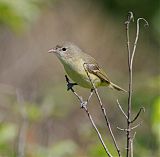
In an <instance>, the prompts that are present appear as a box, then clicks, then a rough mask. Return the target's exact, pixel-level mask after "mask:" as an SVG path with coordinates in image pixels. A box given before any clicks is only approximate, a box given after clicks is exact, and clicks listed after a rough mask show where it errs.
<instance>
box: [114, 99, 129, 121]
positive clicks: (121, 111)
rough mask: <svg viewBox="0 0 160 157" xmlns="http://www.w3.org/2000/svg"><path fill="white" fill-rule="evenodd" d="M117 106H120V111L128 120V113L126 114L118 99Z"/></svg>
mask: <svg viewBox="0 0 160 157" xmlns="http://www.w3.org/2000/svg"><path fill="white" fill-rule="evenodd" d="M117 104H118V107H119V109H120V110H121V112H122V113H123V115H124V116H125V117H126V119H128V117H127V115H126V113H125V112H124V110H123V109H122V106H121V104H120V103H119V101H118V99H117Z"/></svg>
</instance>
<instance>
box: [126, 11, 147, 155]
mask: <svg viewBox="0 0 160 157" xmlns="http://www.w3.org/2000/svg"><path fill="white" fill-rule="evenodd" d="M132 19H134V17H133V13H132V12H129V14H128V19H127V21H126V22H125V24H126V36H127V52H128V70H129V95H128V111H127V117H128V119H127V154H126V156H127V157H129V156H130V147H131V103H132V90H133V88H132V80H133V74H132V73H133V70H132V67H133V59H134V55H135V51H136V47H137V42H138V38H139V21H140V20H143V21H144V22H145V26H148V22H147V21H146V20H145V19H144V18H138V19H137V28H136V37H135V41H134V45H133V50H132V54H131V48H130V39H129V25H130V22H131V21H132ZM140 112H141V111H140ZM139 114H140V113H139ZM139 114H137V116H136V117H135V118H134V119H135V120H136V119H137V118H138V116H139ZM135 120H133V121H135Z"/></svg>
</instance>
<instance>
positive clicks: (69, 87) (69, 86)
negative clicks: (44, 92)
mask: <svg viewBox="0 0 160 157" xmlns="http://www.w3.org/2000/svg"><path fill="white" fill-rule="evenodd" d="M65 78H66V82H67V91H69V90H73V86H75V85H78V84H77V83H71V82H70V80H69V78H68V76H67V75H65Z"/></svg>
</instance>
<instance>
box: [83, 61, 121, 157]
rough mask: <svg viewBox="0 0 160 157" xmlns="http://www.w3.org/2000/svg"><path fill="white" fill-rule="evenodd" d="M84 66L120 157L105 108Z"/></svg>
mask: <svg viewBox="0 0 160 157" xmlns="http://www.w3.org/2000/svg"><path fill="white" fill-rule="evenodd" d="M85 65H86V63H84V65H83V67H84V69H85V71H86V74H87V76H88V78H89V80H90V82H91V84H92V86H93V89H94V91H95V93H96V96H97V98H98V101H99V104H100V107H101V110H102V113H103V115H104V118H105V121H106V124H107V127H108V129H109V133H110V135H111V137H112V140H113V143H114V145H115V148H116V150H117V153H118V156H119V157H121V152H120V149H119V147H118V144H117V141H116V139H115V137H114V134H113V131H112V128H111V125H110V122H109V119H108V116H107V114H106V110H105V108H104V107H103V103H102V100H101V98H100V96H99V93H98V90H97V88H96V87H95V85H94V83H93V81H92V80H91V78H90V76H89V73H88V71H87V69H86V67H85Z"/></svg>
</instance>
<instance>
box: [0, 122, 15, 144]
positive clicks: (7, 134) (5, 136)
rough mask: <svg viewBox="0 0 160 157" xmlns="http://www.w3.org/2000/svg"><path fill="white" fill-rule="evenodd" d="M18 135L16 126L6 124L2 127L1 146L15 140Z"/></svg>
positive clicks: (0, 134)
mask: <svg viewBox="0 0 160 157" xmlns="http://www.w3.org/2000/svg"><path fill="white" fill-rule="evenodd" d="M16 135H17V128H16V126H15V125H14V124H11V123H5V124H1V125H0V144H3V143H6V142H8V141H10V140H13V139H14V138H15V136H16Z"/></svg>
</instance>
